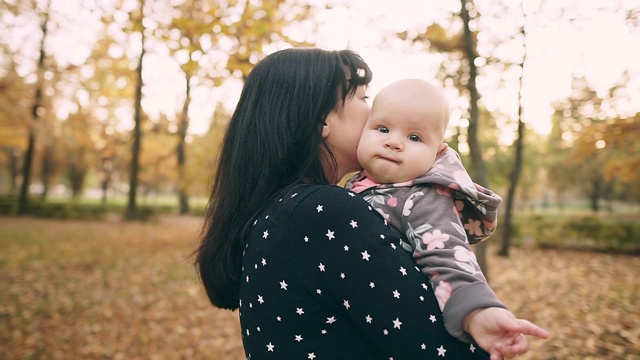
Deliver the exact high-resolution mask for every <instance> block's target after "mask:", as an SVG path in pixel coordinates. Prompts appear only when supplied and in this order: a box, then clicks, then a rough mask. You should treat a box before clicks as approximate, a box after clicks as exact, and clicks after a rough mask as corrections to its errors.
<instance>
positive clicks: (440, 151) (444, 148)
mask: <svg viewBox="0 0 640 360" xmlns="http://www.w3.org/2000/svg"><path fill="white" fill-rule="evenodd" d="M448 148H449V145H447V143H442V144H440V147H438V153H437V155H436V157H439V156H442V154H444V152H445V151H447V149H448Z"/></svg>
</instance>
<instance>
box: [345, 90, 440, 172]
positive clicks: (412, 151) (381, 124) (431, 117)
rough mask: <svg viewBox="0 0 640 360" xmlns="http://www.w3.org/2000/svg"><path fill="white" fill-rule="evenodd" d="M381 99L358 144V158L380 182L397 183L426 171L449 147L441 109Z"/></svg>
mask: <svg viewBox="0 0 640 360" xmlns="http://www.w3.org/2000/svg"><path fill="white" fill-rule="evenodd" d="M378 100H379V99H376V103H374V106H373V109H372V111H371V114H370V115H369V119H368V120H367V123H366V124H365V127H364V129H363V131H362V136H361V137H360V143H359V145H358V161H359V162H360V165H361V166H362V167H363V168H364V169H365V170H366V171H367V176H368V177H369V178H371V179H372V180H374V181H375V182H378V183H398V182H405V181H409V180H412V179H415V178H417V177H419V176H421V175H422V174H424V173H426V172H427V171H428V170H429V169H430V168H431V166H432V165H433V163H434V161H435V160H436V158H437V156H438V153H439V151H440V150H442V149H443V147H446V145H445V144H443V142H442V140H443V133H444V129H443V127H444V125H443V124H444V123H443V119H442V112H441V111H431V109H427V108H426V107H425V106H422V105H420V106H418V107H415V106H412V105H411V102H408V103H398V102H396V101H385V100H386V99H383V100H381V101H378ZM422 103H424V102H422ZM422 103H421V104H422ZM436 110H437V109H436Z"/></svg>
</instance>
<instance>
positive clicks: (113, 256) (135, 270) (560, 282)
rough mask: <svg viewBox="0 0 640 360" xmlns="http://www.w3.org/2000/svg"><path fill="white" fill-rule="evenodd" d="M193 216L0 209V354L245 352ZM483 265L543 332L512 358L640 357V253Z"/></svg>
mask: <svg viewBox="0 0 640 360" xmlns="http://www.w3.org/2000/svg"><path fill="white" fill-rule="evenodd" d="M200 224H201V220H200V219H198V218H194V217H178V216H161V217H159V218H158V219H157V220H156V221H154V222H146V223H142V222H121V221H120V220H117V219H111V220H109V221H104V222H95V221H53V220H44V219H34V218H15V217H0V358H2V359H4V358H6V359H98V358H100V359H230V360H235V359H244V355H243V352H242V345H241V340H240V329H239V323H238V316H237V312H229V311H223V310H218V309H215V308H213V307H212V306H211V305H209V303H208V301H207V299H206V296H205V295H204V292H203V290H202V289H201V286H200V284H199V283H198V280H197V277H196V274H195V272H194V270H193V267H192V265H191V260H190V259H189V255H190V253H191V252H192V251H193V249H194V247H195V245H196V243H197V238H198V230H199V227H200ZM490 241H491V240H490ZM489 249H490V250H491V247H490V248H489ZM489 263H490V269H489V276H490V280H491V284H492V286H493V287H494V289H495V291H496V292H497V293H498V295H499V296H500V297H501V298H502V300H503V301H504V302H505V303H506V305H507V306H509V308H510V309H511V310H512V311H514V312H515V313H516V314H517V315H519V316H521V317H524V318H527V319H530V320H532V321H534V322H536V323H537V324H539V325H541V326H543V327H545V328H547V329H548V330H549V331H550V332H551V335H552V338H551V339H550V340H546V341H543V340H535V339H532V340H531V351H530V352H529V353H527V354H526V355H524V356H522V357H520V358H521V359H549V360H551V359H638V358H640V355H639V354H640V282H639V281H638V277H639V275H640V257H634V256H628V255H619V254H618V255H615V254H601V253H589V252H575V251H559V250H538V249H523V248H515V249H512V255H511V256H510V257H509V258H501V257H496V256H494V255H493V254H492V252H491V251H490V257H489Z"/></svg>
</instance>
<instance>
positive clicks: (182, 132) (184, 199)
mask: <svg viewBox="0 0 640 360" xmlns="http://www.w3.org/2000/svg"><path fill="white" fill-rule="evenodd" d="M185 80H186V81H187V89H186V98H185V100H184V105H183V106H182V116H181V117H180V123H179V124H178V137H179V139H178V147H177V148H176V152H177V158H178V197H179V199H180V214H187V213H189V194H188V193H187V189H186V184H185V182H186V180H187V179H186V176H185V164H186V146H187V141H186V138H187V130H188V129H189V104H190V103H191V84H190V81H191V75H190V74H189V72H188V71H185Z"/></svg>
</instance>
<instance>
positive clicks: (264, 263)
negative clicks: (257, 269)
mask: <svg viewBox="0 0 640 360" xmlns="http://www.w3.org/2000/svg"><path fill="white" fill-rule="evenodd" d="M262 266H267V259H265V258H262Z"/></svg>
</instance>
